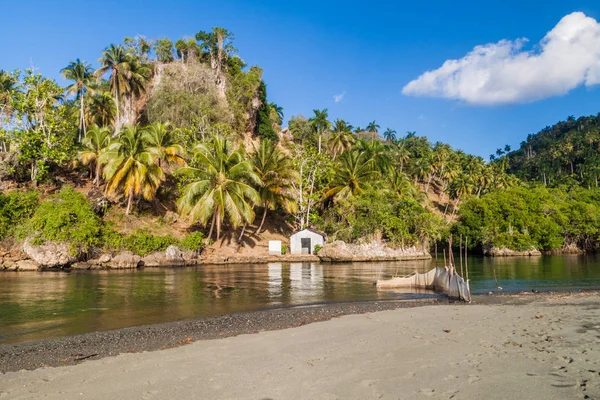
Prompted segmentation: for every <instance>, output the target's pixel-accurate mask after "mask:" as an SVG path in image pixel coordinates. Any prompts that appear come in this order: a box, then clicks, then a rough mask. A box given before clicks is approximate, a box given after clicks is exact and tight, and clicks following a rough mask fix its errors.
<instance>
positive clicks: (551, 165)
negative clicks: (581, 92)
mask: <svg viewBox="0 0 600 400" xmlns="http://www.w3.org/2000/svg"><path fill="white" fill-rule="evenodd" d="M499 153H502V151H501V150H500V152H499ZM495 163H498V164H502V165H505V166H506V170H507V172H509V173H511V174H514V175H515V176H517V177H518V178H520V179H522V180H525V181H529V182H538V183H541V184H543V185H544V186H549V187H557V186H560V185H567V186H572V185H581V186H585V187H598V183H599V182H598V180H599V178H600V114H598V115H597V116H589V117H580V118H577V119H575V118H574V117H569V118H568V119H567V120H566V121H561V122H558V123H557V124H555V125H552V126H549V127H546V128H544V129H542V130H541V131H540V132H538V133H536V134H533V135H529V136H528V137H527V140H525V141H523V142H521V147H520V148H519V149H518V150H515V151H511V152H509V153H507V154H504V155H502V156H501V157H500V159H499V160H497V161H495Z"/></svg>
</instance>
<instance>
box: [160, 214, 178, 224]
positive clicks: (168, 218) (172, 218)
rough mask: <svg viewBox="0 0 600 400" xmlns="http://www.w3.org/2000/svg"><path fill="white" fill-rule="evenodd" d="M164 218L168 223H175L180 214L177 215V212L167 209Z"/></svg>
mask: <svg viewBox="0 0 600 400" xmlns="http://www.w3.org/2000/svg"><path fill="white" fill-rule="evenodd" d="M163 219H164V220H165V222H166V223H167V224H174V223H175V222H177V220H178V219H179V215H177V213H174V212H173V211H167V212H166V213H165V216H164V217H163Z"/></svg>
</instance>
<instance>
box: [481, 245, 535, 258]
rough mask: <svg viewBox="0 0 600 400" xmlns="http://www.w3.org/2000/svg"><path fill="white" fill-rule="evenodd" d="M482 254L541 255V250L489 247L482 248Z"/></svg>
mask: <svg viewBox="0 0 600 400" xmlns="http://www.w3.org/2000/svg"><path fill="white" fill-rule="evenodd" d="M483 254H484V255H486V256H492V257H514V256H527V257H529V256H541V255H542V252H541V251H539V250H537V249H529V250H522V251H520V250H511V249H506V248H503V249H501V248H498V247H490V248H487V249H483Z"/></svg>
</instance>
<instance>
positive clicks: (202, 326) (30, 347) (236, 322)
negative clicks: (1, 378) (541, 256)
mask: <svg viewBox="0 0 600 400" xmlns="http://www.w3.org/2000/svg"><path fill="white" fill-rule="evenodd" d="M594 296H596V297H597V296H600V291H598V290H590V291H576V292H571V291H567V292H539V293H535V294H534V293H530V292H521V293H510V294H509V293H504V294H495V295H483V294H482V295H474V296H473V302H472V303H471V304H464V303H461V302H453V301H449V300H448V299H446V298H426V299H414V300H389V301H358V302H343V303H327V304H313V305H302V306H291V307H277V308H268V309H262V310H254V311H248V312H243V313H236V314H226V315H222V316H217V317H200V318H195V319H189V320H180V321H173V322H164V323H159V324H152V325H140V326H133V327H126V328H120V329H115V330H108V331H97V332H90V333H85V334H79V335H74V336H62V337H56V338H48V339H42V340H37V341H27V342H17V343H3V344H0V372H1V373H6V372H10V371H18V370H21V369H26V370H33V369H37V368H41V367H59V366H66V365H74V364H80V363H81V362H83V361H88V360H98V359H102V358H105V357H113V356H116V355H118V354H123V353H139V352H148V351H156V350H165V349H169V348H175V347H180V346H183V345H187V344H190V343H193V342H196V341H206V340H212V339H222V338H227V337H233V336H239V335H244V334H254V333H258V332H265V331H276V330H285V329H289V328H295V327H299V326H303V325H307V324H311V323H314V322H323V321H328V320H331V319H334V318H338V317H341V316H345V315H356V314H361V315H362V314H370V313H374V312H379V311H386V310H397V309H406V308H415V307H424V306H431V305H441V306H444V307H446V306H450V307H471V306H472V305H484V306H489V305H493V304H499V305H520V304H528V303H532V302H536V301H548V300H550V299H552V300H555V299H566V298H573V297H575V298H587V297H594Z"/></svg>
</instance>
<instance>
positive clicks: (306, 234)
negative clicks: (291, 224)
mask: <svg viewBox="0 0 600 400" xmlns="http://www.w3.org/2000/svg"><path fill="white" fill-rule="evenodd" d="M324 244H325V235H324V234H322V233H320V232H317V231H314V230H312V229H308V228H307V229H303V230H301V231H298V232H295V233H294V234H293V235H292V236H290V253H291V254H314V253H315V246H317V245H319V246H321V247H322V246H323V245H324Z"/></svg>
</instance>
